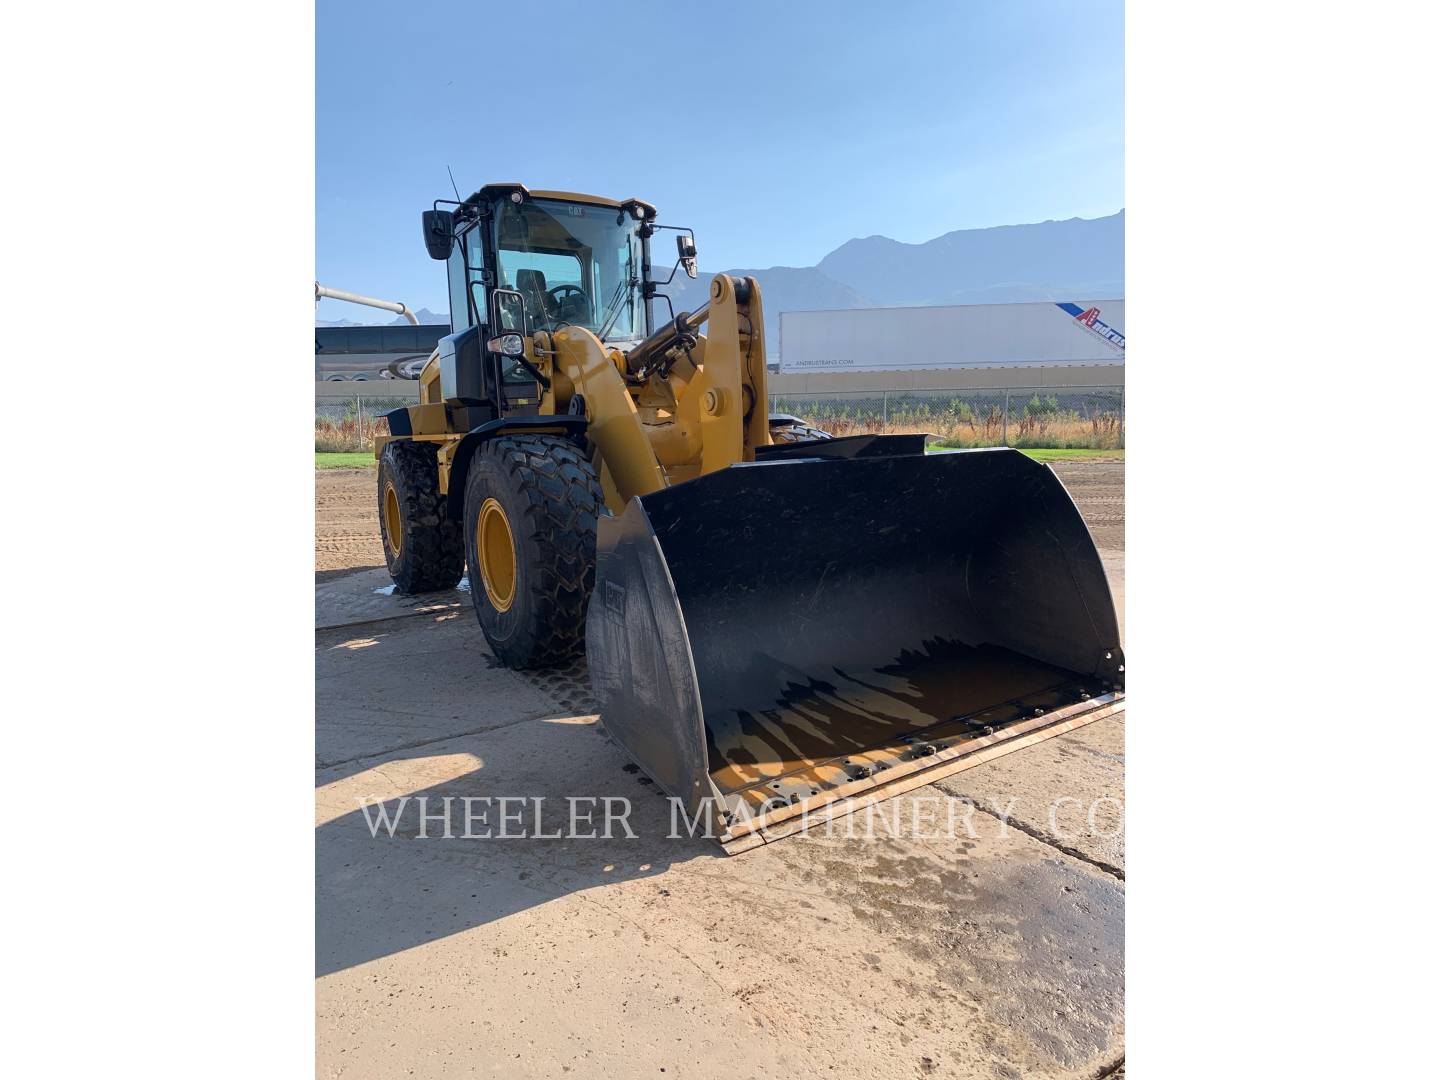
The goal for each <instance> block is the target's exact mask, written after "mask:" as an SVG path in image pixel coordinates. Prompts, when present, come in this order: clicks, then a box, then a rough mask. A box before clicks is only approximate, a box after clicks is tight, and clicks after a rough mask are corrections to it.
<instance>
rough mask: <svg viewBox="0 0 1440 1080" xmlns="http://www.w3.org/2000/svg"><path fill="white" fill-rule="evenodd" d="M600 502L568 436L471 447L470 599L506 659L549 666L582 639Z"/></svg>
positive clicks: (515, 438) (510, 438)
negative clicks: (477, 448)
mask: <svg viewBox="0 0 1440 1080" xmlns="http://www.w3.org/2000/svg"><path fill="white" fill-rule="evenodd" d="M604 505H605V497H604V495H603V494H602V493H601V490H600V480H599V478H598V477H597V476H596V475H595V469H594V468H593V467H592V466H591V464H590V462H589V461H588V460H587V459H586V457H585V455H584V454H582V453H581V452H580V450H579V449H578V448H577V447H576V446H575V444H574V443H572V442H570V441H569V440H568V439H565V438H562V437H560V436H556V435H507V436H504V437H501V438H496V439H492V440H490V441H488V442H486V443H485V444H484V445H483V446H482V447H481V448H480V450H479V452H477V453H476V455H475V458H474V460H473V461H472V462H471V464H470V470H469V474H468V475H467V476H466V479H465V529H464V533H465V557H466V560H467V562H468V564H469V567H470V598H471V601H472V602H473V603H474V605H475V615H476V617H477V618H478V619H479V620H480V629H481V630H482V631H484V633H485V640H486V641H488V642H489V643H490V649H491V651H492V652H494V654H495V656H496V658H497V659H498V660H499V661H500V662H501V663H502V664H504V665H505V666H506V667H508V668H520V669H526V668H544V667H554V666H556V665H559V664H563V663H565V662H566V661H568V660H569V659H570V658H571V657H573V656H574V655H575V654H576V653H578V652H579V651H580V650H581V649H582V648H583V647H584V644H585V609H586V607H587V606H588V605H589V602H590V591H591V590H592V589H593V588H594V587H595V521H596V518H597V517H598V516H599V514H600V513H601V510H602V507H603V506H604Z"/></svg>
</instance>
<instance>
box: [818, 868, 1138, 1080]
mask: <svg viewBox="0 0 1440 1080" xmlns="http://www.w3.org/2000/svg"><path fill="white" fill-rule="evenodd" d="M868 847H869V845H864V846H860V847H857V848H853V849H851V851H852V852H853V854H854V855H855V856H856V857H854V858H846V859H836V858H830V859H827V860H825V861H824V863H823V865H821V866H815V867H813V868H812V870H811V876H812V878H813V881H814V883H815V884H817V885H821V886H822V887H823V888H824V889H825V891H827V892H829V893H830V894H831V895H832V896H834V897H835V898H836V899H838V900H842V901H843V902H845V903H847V904H848V905H849V906H850V908H851V910H852V911H853V912H854V914H855V917H856V918H857V920H859V921H860V922H862V923H864V924H866V925H867V926H870V927H872V928H873V929H874V930H875V931H876V933H877V934H883V935H884V936H885V938H886V939H887V940H888V941H889V942H891V943H893V944H894V945H895V946H896V947H897V948H899V949H900V950H902V951H903V952H904V953H905V954H906V955H908V956H909V957H911V958H912V959H914V960H917V961H920V962H922V963H923V965H924V967H925V968H928V969H929V970H930V971H932V972H933V973H934V974H933V982H931V981H930V980H927V979H925V978H923V977H922V978H919V979H916V978H913V977H912V978H909V979H897V980H895V982H896V983H897V989H903V990H904V991H906V992H909V993H912V994H914V993H917V992H918V993H919V994H920V995H922V996H918V997H917V998H915V999H914V1000H915V1001H916V1002H917V1004H918V1002H919V1001H923V1000H925V999H926V998H929V999H930V1000H932V1001H933V1000H938V999H944V1000H949V1001H952V1002H954V1001H957V1000H958V1001H959V1002H962V1003H964V1004H966V1005H970V1006H972V1007H973V1011H974V1018H973V1021H972V1022H971V1026H970V1027H969V1028H968V1030H967V1034H968V1035H969V1036H970V1037H971V1038H974V1039H977V1040H978V1041H979V1042H980V1044H981V1045H982V1046H983V1047H984V1048H985V1050H986V1051H987V1052H988V1053H989V1054H990V1055H991V1056H992V1060H991V1066H992V1069H993V1070H994V1072H995V1075H997V1076H1002V1077H1009V1076H1018V1075H1021V1074H1022V1073H1026V1072H1028V1071H1029V1070H1032V1069H1040V1070H1046V1071H1048V1070H1050V1069H1053V1068H1055V1067H1056V1066H1059V1067H1061V1068H1062V1069H1066V1070H1070V1069H1076V1068H1079V1067H1082V1066H1084V1065H1086V1064H1093V1063H1095V1062H1096V1061H1097V1059H1100V1060H1103V1059H1104V1058H1105V1057H1107V1056H1110V1055H1113V1054H1114V1053H1115V1052H1116V1049H1117V1048H1116V1047H1115V1046H1114V1045H1113V1043H1114V1041H1115V1034H1116V1028H1117V1027H1118V1026H1119V1025H1120V1024H1121V1022H1122V1017H1123V1016H1124V991H1125V984H1124V907H1125V894H1124V886H1123V884H1122V883H1120V882H1118V881H1116V880H1115V879H1114V878H1113V877H1111V876H1109V875H1107V874H1102V873H1098V872H1096V871H1094V870H1092V869H1091V868H1089V867H1087V866H1085V865H1084V864H1083V863H1080V862H1077V861H1075V860H1072V859H1067V858H1061V857H1054V858H1036V857H1033V856H1020V857H1017V855H1016V853H1015V852H1014V851H1013V849H1012V850H1011V851H1009V852H1006V853H1005V855H1004V857H1000V856H999V855H997V856H996V857H993V858H992V857H975V856H968V857H967V856H965V855H963V854H962V855H961V857H960V858H958V859H954V860H952V861H950V862H948V863H941V862H939V861H938V860H935V859H933V858H932V857H921V856H901V857H892V856H890V855H887V854H884V853H883V848H884V845H878V847H880V848H881V850H867V848H868ZM865 960H866V961H867V963H871V962H872V957H871V956H866V957H865ZM871 966H872V967H874V966H875V965H873V963H871ZM927 982H929V985H926V984H927ZM1017 1069H1018V1071H1017Z"/></svg>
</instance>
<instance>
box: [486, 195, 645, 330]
mask: <svg viewBox="0 0 1440 1080" xmlns="http://www.w3.org/2000/svg"><path fill="white" fill-rule="evenodd" d="M618 217H620V212H619V211H618V210H616V209H615V208H613V207H608V206H590V205H587V204H584V203H570V202H558V201H555V200H553V199H533V200H530V201H528V202H525V203H520V204H516V203H513V202H510V201H509V200H503V201H501V202H500V203H499V208H498V210H497V212H496V219H497V233H498V237H499V239H498V243H497V249H498V253H499V262H500V278H501V282H502V284H503V286H504V287H505V288H507V289H515V290H517V291H518V292H519V293H520V294H521V295H522V296H524V297H525V311H526V315H527V316H528V318H529V323H530V325H529V329H530V330H556V329H559V328H560V327H561V326H565V325H569V326H583V327H585V329H587V330H590V331H592V332H593V333H595V334H596V335H597V336H598V337H600V338H601V339H602V340H605V341H616V340H633V339H635V338H641V337H644V336H645V313H644V301H643V300H642V298H641V291H640V238H639V237H638V236H637V235H636V229H637V228H638V227H639V223H638V222H636V221H633V220H631V218H630V216H629V215H628V214H627V215H625V217H624V219H623V221H621V222H619V223H618V224H617V221H616V219H617V218H618Z"/></svg>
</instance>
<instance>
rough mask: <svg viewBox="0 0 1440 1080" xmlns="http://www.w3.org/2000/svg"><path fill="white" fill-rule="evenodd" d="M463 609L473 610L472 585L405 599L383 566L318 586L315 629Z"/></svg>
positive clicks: (462, 582)
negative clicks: (471, 608)
mask: <svg viewBox="0 0 1440 1080" xmlns="http://www.w3.org/2000/svg"><path fill="white" fill-rule="evenodd" d="M462 606H464V607H466V608H468V607H470V583H469V581H467V580H466V579H464V578H461V579H460V585H459V587H458V588H454V589H445V590H443V591H441V592H433V593H421V594H420V595H419V596H403V595H401V594H399V593H397V592H395V583H394V582H393V581H391V580H390V571H388V570H386V569H385V568H384V567H381V568H380V569H378V570H362V571H360V572H358V573H354V574H347V575H346V576H345V577H342V578H337V579H335V580H333V581H326V582H322V583H321V584H319V585H316V586H315V629H317V630H326V629H330V628H332V627H337V626H348V625H349V624H351V623H360V622H374V621H375V620H378V619H394V618H399V617H401V616H405V615H423V614H432V613H435V612H440V611H453V610H455V609H457V608H460V607H462Z"/></svg>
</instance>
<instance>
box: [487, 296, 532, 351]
mask: <svg viewBox="0 0 1440 1080" xmlns="http://www.w3.org/2000/svg"><path fill="white" fill-rule="evenodd" d="M490 303H491V305H492V318H491V320H490V332H491V333H492V334H494V335H495V336H496V337H503V336H504V335H506V334H523V333H525V332H526V330H527V329H528V326H529V314H530V313H529V312H528V311H526V310H525V294H524V293H522V292H520V291H519V290H517V289H491V290H490ZM506 355H510V354H508V353H507V354H506Z"/></svg>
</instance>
